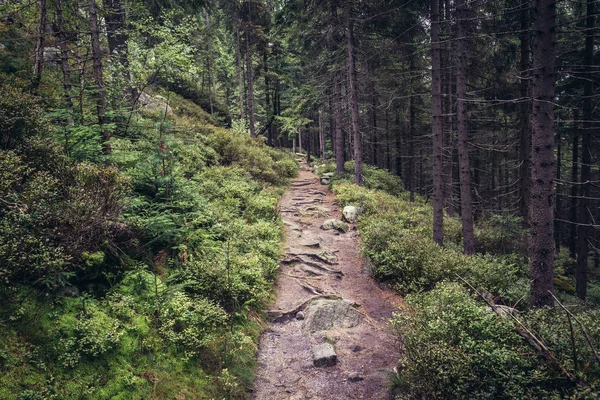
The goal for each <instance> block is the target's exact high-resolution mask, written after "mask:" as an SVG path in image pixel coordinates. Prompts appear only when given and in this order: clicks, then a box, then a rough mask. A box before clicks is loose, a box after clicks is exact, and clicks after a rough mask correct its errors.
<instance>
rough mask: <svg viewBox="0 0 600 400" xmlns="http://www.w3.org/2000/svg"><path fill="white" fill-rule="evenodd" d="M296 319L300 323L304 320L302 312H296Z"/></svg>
mask: <svg viewBox="0 0 600 400" xmlns="http://www.w3.org/2000/svg"><path fill="white" fill-rule="evenodd" d="M296 319H297V320H300V321H302V320H303V319H304V311H298V313H297V314H296Z"/></svg>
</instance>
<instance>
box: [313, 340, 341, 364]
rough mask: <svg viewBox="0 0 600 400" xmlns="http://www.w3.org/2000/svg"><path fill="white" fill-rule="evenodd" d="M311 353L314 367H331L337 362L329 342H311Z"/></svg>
mask: <svg viewBox="0 0 600 400" xmlns="http://www.w3.org/2000/svg"><path fill="white" fill-rule="evenodd" d="M312 353H313V364H314V365H315V367H333V366H334V365H335V364H336V363H337V354H335V349H334V348H333V345H332V344H331V343H320V344H313V345H312Z"/></svg>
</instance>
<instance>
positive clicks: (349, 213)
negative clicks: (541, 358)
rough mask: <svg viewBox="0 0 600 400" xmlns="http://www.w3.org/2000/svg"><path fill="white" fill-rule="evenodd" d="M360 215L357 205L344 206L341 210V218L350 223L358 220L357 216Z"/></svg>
mask: <svg viewBox="0 0 600 400" xmlns="http://www.w3.org/2000/svg"><path fill="white" fill-rule="evenodd" d="M359 215H360V210H359V209H358V207H354V206H346V207H344V210H343V211H342V219H343V220H344V221H346V222H349V223H351V224H353V223H355V222H356V221H358V216H359Z"/></svg>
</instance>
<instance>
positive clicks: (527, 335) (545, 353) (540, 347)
mask: <svg viewBox="0 0 600 400" xmlns="http://www.w3.org/2000/svg"><path fill="white" fill-rule="evenodd" d="M454 274H455V275H456V276H457V277H458V278H459V279H460V280H461V281H463V282H464V283H466V284H467V285H468V286H469V287H470V288H471V289H472V290H473V291H474V292H475V293H477V295H478V296H479V297H480V298H481V299H482V300H483V301H485V302H486V304H487V305H488V306H489V307H490V308H491V309H492V311H493V312H494V313H496V314H498V315H501V316H506V315H508V316H509V317H510V318H512V319H513V321H514V322H515V323H516V324H517V325H518V326H516V327H515V331H516V332H517V334H519V336H521V337H522V338H523V339H525V340H526V341H527V342H528V343H529V344H530V345H531V346H533V347H534V348H535V349H536V350H537V351H538V352H539V353H540V355H541V356H542V357H544V358H545V359H546V360H547V361H548V362H549V363H550V364H553V365H555V366H556V367H558V369H560V370H561V372H562V373H563V374H564V375H565V376H566V377H567V378H569V380H570V381H571V382H574V383H578V384H580V385H583V386H585V387H589V385H587V384H585V383H584V382H581V381H578V380H577V379H576V378H575V376H574V375H573V374H572V373H570V372H569V371H567V369H566V368H565V367H564V366H563V365H562V364H561V363H559V362H558V360H557V359H556V356H554V353H552V351H550V349H549V348H548V346H546V345H545V344H544V342H543V341H542V339H541V338H538V337H537V336H536V335H534V334H533V333H532V332H531V331H530V330H529V329H528V328H527V327H526V326H525V324H523V322H521V321H520V320H519V319H518V318H517V317H516V316H514V315H512V314H511V313H502V314H500V313H499V312H498V309H499V307H498V306H497V305H496V304H494V303H492V302H490V301H489V300H488V299H486V298H485V297H484V296H483V295H482V294H481V292H479V291H478V290H477V289H475V288H474V287H473V285H471V284H470V283H469V282H468V281H467V280H466V279H464V278H463V277H462V276H460V275H459V274H457V273H456V272H455V273H454Z"/></svg>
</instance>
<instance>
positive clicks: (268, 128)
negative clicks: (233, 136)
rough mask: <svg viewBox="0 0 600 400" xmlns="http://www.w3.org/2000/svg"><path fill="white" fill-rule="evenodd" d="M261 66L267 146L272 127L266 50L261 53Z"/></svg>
mask: <svg viewBox="0 0 600 400" xmlns="http://www.w3.org/2000/svg"><path fill="white" fill-rule="evenodd" d="M263 68H264V71H265V111H266V114H267V124H269V126H268V127H267V143H268V144H269V146H272V145H273V129H272V123H271V119H272V115H270V110H271V82H270V79H269V64H268V59H267V52H264V53H263Z"/></svg>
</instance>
